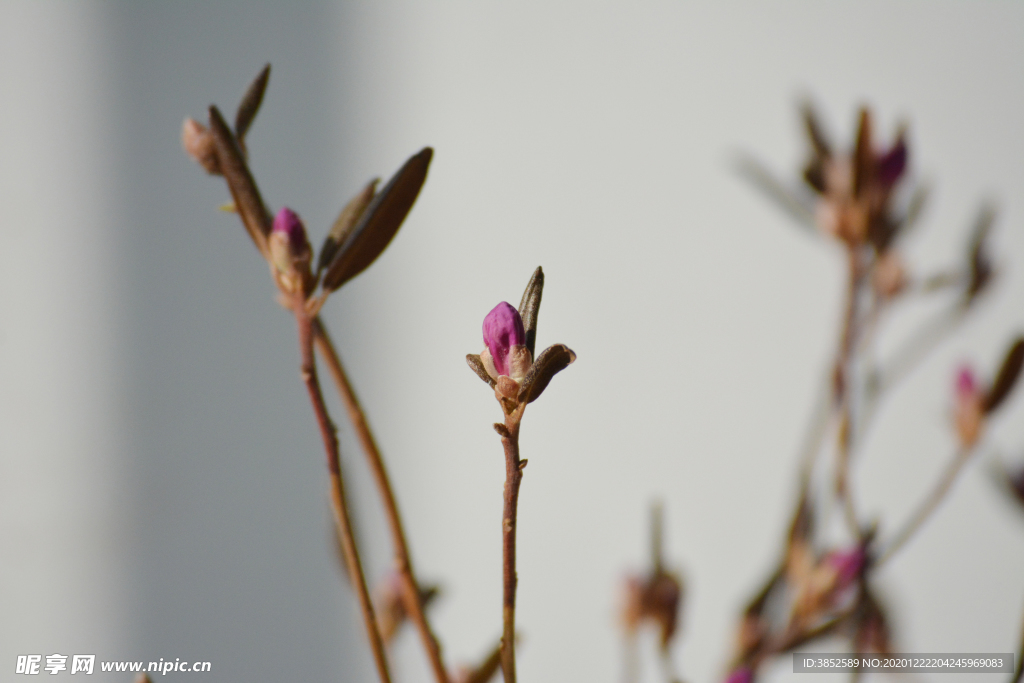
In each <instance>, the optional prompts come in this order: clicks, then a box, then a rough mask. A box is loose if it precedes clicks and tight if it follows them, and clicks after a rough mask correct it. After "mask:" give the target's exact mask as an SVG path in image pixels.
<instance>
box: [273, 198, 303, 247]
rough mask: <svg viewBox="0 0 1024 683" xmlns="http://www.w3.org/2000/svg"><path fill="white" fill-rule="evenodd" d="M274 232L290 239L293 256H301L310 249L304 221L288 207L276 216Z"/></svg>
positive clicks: (289, 244)
mask: <svg viewBox="0 0 1024 683" xmlns="http://www.w3.org/2000/svg"><path fill="white" fill-rule="evenodd" d="M272 232H275V233H282V234H284V235H285V236H287V237H288V246H289V247H290V249H291V252H292V254H293V255H296V256H298V255H301V254H303V253H304V252H305V251H306V250H307V249H309V242H308V241H307V240H306V228H305V226H303V225H302V219H301V218H299V216H298V214H296V213H295V212H294V211H292V210H291V209H289V208H288V207H287V206H286V207H284V208H282V209H281V210H280V211H278V212H277V215H276V216H274V227H273V229H272Z"/></svg>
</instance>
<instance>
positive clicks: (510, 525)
mask: <svg viewBox="0 0 1024 683" xmlns="http://www.w3.org/2000/svg"><path fill="white" fill-rule="evenodd" d="M525 408H526V404H525V403H524V404H520V406H519V407H518V408H517V409H516V410H514V411H513V412H512V413H510V414H508V415H506V416H505V433H504V434H502V436H501V445H502V447H503V448H504V450H505V493H504V499H505V505H504V510H503V512H502V520H501V540H502V544H501V547H502V579H503V586H504V589H503V592H502V622H503V624H504V628H503V630H502V636H501V670H502V672H503V673H504V674H505V683H515V681H516V653H515V645H516V638H515V634H516V581H517V577H516V512H517V508H518V505H519V484H520V482H522V479H523V466H524V465H525V464H526V461H525V460H520V459H519V420H520V418H521V417H522V415H523V409H525Z"/></svg>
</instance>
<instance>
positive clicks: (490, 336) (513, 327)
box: [484, 301, 526, 375]
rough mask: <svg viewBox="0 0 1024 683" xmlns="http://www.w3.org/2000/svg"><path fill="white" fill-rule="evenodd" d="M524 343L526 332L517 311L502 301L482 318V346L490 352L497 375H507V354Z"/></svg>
mask: <svg viewBox="0 0 1024 683" xmlns="http://www.w3.org/2000/svg"><path fill="white" fill-rule="evenodd" d="M525 343H526V331H525V330H524V329H523V319H522V318H521V317H520V316H519V311H517V310H516V309H514V308H513V307H512V305H511V304H509V303H507V302H505V301H502V302H501V303H500V304H498V305H497V306H495V307H494V308H493V309H491V312H490V313H488V314H487V317H486V318H484V344H486V345H487V349H488V350H489V351H490V352H491V358H492V359H493V360H494V368H495V370H497V371H498V374H499V375H507V374H508V352H509V349H511V348H512V347H513V346H518V345H520V344H525Z"/></svg>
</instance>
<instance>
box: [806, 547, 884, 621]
mask: <svg viewBox="0 0 1024 683" xmlns="http://www.w3.org/2000/svg"><path fill="white" fill-rule="evenodd" d="M866 567H867V551H866V549H865V547H864V546H857V547H856V548H852V549H850V550H834V551H832V552H830V553H827V554H826V555H825V556H824V557H822V558H821V559H819V560H818V561H817V562H815V563H814V566H813V567H812V568H811V569H810V570H809V571H806V572H804V573H802V574H799V573H798V574H796V575H795V578H796V581H795V583H796V586H797V595H796V600H795V603H794V611H795V614H796V615H797V617H798V618H799V619H801V620H803V621H807V622H809V621H814V620H815V619H817V618H818V617H820V616H821V615H822V614H823V613H824V612H828V611H831V610H834V609H835V608H836V607H837V606H838V605H839V604H840V603H841V602H842V601H843V600H844V599H845V598H846V597H848V596H849V592H848V589H850V588H851V587H853V586H854V585H855V584H856V583H857V580H858V579H859V578H860V576H861V574H862V573H863V572H864V569H865V568H866ZM791 580H792V579H791Z"/></svg>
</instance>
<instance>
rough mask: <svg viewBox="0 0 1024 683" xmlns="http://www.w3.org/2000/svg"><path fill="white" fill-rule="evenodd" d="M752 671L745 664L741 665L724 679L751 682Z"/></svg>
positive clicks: (727, 681) (731, 681)
mask: <svg viewBox="0 0 1024 683" xmlns="http://www.w3.org/2000/svg"><path fill="white" fill-rule="evenodd" d="M753 681H754V672H753V671H751V670H750V669H749V668H747V667H745V666H741V667H740V668H738V669H736V670H735V671H733V672H732V673H730V674H729V677H728V678H726V679H725V683H753Z"/></svg>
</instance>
